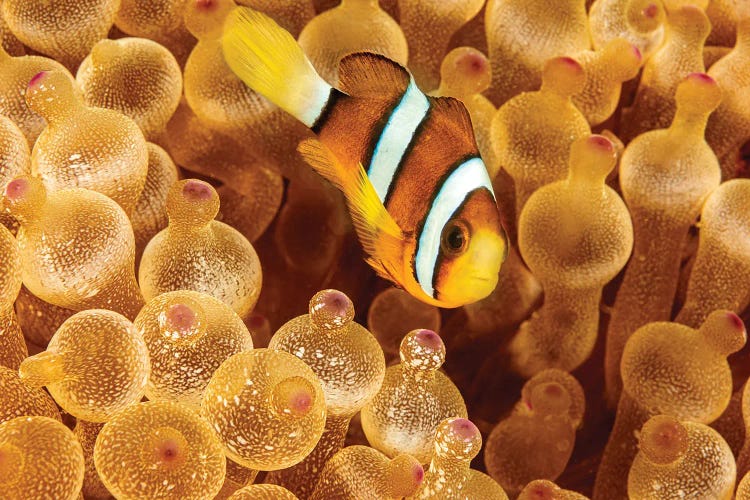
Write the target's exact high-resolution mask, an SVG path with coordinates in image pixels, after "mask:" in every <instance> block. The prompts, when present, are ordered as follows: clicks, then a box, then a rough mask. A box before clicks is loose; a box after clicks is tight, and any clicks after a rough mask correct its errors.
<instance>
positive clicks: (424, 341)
mask: <svg viewBox="0 0 750 500" xmlns="http://www.w3.org/2000/svg"><path fill="white" fill-rule="evenodd" d="M414 338H415V339H416V341H417V343H418V344H419V345H421V346H423V347H426V348H428V349H431V350H433V351H437V350H439V349H442V348H443V347H444V345H443V340H442V339H441V338H440V335H438V334H437V333H435V332H433V331H432V330H420V331H419V332H417V333H416V334H415V335H414Z"/></svg>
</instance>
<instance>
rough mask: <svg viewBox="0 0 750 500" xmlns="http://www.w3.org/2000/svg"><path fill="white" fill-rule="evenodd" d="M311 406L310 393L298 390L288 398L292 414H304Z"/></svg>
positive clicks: (311, 398)
mask: <svg viewBox="0 0 750 500" xmlns="http://www.w3.org/2000/svg"><path fill="white" fill-rule="evenodd" d="M312 406H313V397H312V394H309V393H308V392H306V391H299V392H297V393H296V394H294V396H292V397H291V399H290V400H289V407H290V409H291V411H292V413H293V414H295V415H304V414H305V413H307V412H309V411H310V410H311V409H312Z"/></svg>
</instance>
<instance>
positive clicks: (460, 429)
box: [451, 418, 479, 441]
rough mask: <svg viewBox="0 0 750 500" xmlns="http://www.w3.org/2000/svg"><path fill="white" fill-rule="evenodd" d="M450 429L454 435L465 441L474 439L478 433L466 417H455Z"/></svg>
mask: <svg viewBox="0 0 750 500" xmlns="http://www.w3.org/2000/svg"><path fill="white" fill-rule="evenodd" d="M451 429H452V430H453V433H454V434H456V436H458V437H460V438H461V439H465V440H467V441H469V440H471V439H474V438H475V437H476V436H477V435H478V434H479V429H477V426H476V425H474V423H473V422H472V421H471V420H469V419H466V418H457V419H455V420H454V421H453V422H451Z"/></svg>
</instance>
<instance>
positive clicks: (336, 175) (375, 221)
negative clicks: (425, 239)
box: [297, 139, 407, 281]
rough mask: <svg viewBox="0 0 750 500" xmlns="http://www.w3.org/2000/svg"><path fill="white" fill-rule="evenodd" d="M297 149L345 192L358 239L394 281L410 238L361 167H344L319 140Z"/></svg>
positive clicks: (379, 268) (377, 266) (382, 272)
mask: <svg viewBox="0 0 750 500" xmlns="http://www.w3.org/2000/svg"><path fill="white" fill-rule="evenodd" d="M297 149H298V151H299V152H300V154H302V156H303V158H304V159H305V161H307V163H309V164H310V166H312V167H313V169H315V171H316V172H318V173H319V174H320V175H322V176H323V177H325V178H326V179H327V180H329V181H330V182H331V183H332V184H333V185H334V186H336V187H337V188H339V189H340V190H341V191H342V192H343V193H344V196H345V197H346V201H347V205H348V206H349V212H350V214H351V216H352V222H353V223H354V228H355V229H356V231H357V236H359V240H360V242H361V243H362V247H363V248H364V250H365V252H366V253H368V254H369V256H370V258H369V259H368V263H369V264H370V265H371V266H372V267H373V268H375V270H376V271H378V273H379V274H380V275H381V276H383V277H384V278H386V279H390V280H392V281H395V276H394V275H396V274H399V272H398V267H399V262H400V260H401V254H402V252H403V247H404V243H405V239H406V238H407V236H406V235H405V234H404V232H403V231H402V230H401V228H400V227H399V226H398V224H397V223H396V221H394V220H393V217H391V214H389V213H388V211H387V210H386V208H385V206H383V202H381V201H380V198H378V194H377V192H376V191H375V187H374V186H373V185H372V183H371V182H370V179H369V178H368V177H367V173H366V172H365V169H364V168H363V167H362V164H361V163H360V164H359V165H358V166H357V168H351V167H346V166H345V165H342V164H341V162H339V160H338V158H336V156H335V155H334V154H333V152H332V151H331V150H330V149H328V148H327V147H326V146H325V145H324V144H323V143H321V142H320V141H318V140H317V139H307V140H304V141H302V142H301V143H300V145H299V147H298V148H297Z"/></svg>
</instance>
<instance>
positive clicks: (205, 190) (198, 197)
mask: <svg viewBox="0 0 750 500" xmlns="http://www.w3.org/2000/svg"><path fill="white" fill-rule="evenodd" d="M215 192H216V191H215V190H214V189H213V188H212V187H211V185H210V184H208V183H206V182H203V181H199V180H196V179H189V180H188V181H186V182H185V184H184V185H183V186H182V196H184V197H185V198H186V199H187V200H189V201H207V200H210V199H211V198H213V197H214V194H215Z"/></svg>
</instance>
